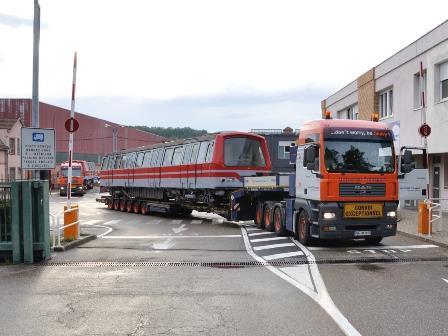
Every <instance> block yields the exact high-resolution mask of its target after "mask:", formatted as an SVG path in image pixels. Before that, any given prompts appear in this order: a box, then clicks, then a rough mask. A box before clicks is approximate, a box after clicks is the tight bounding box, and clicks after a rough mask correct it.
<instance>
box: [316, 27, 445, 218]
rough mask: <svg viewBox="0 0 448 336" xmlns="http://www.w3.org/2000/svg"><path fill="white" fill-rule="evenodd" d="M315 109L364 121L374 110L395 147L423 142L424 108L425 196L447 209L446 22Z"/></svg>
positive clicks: (340, 117) (419, 144)
mask: <svg viewBox="0 0 448 336" xmlns="http://www.w3.org/2000/svg"><path fill="white" fill-rule="evenodd" d="M421 73H422V74H423V76H422V77H421V75H420V74H421ZM422 92H424V96H425V98H424V99H425V101H424V102H425V104H423V98H422V97H423V95H422ZM423 106H425V108H423ZM321 108H322V114H324V113H325V111H326V110H329V111H330V112H332V115H333V117H334V118H338V119H363V120H370V119H371V116H372V112H376V113H378V115H379V118H380V121H382V122H385V123H387V124H389V125H390V127H391V129H392V130H393V131H394V135H395V142H396V143H395V147H396V148H400V147H401V146H423V144H424V140H423V138H422V137H421V136H420V135H419V133H418V129H419V127H420V126H421V125H422V123H423V122H424V117H425V115H424V112H425V110H426V123H427V124H429V126H430V127H431V128H432V133H431V134H430V136H429V137H428V138H427V139H428V153H429V172H430V174H429V178H430V191H429V196H430V197H432V198H434V199H436V202H437V199H441V200H440V201H441V203H442V208H443V210H444V211H447V210H448V201H446V199H447V198H448V132H447V130H448V21H445V22H443V23H442V24H441V25H439V26H438V27H436V28H434V29H433V30H431V31H430V32H428V33H427V34H425V35H424V36H422V37H420V38H419V39H418V40H416V41H415V42H413V43H411V44H410V45H408V46H406V47H405V48H403V49H401V50H400V51H398V52H397V53H396V54H394V55H392V56H391V57H389V58H388V59H386V60H384V61H383V62H382V63H380V64H379V65H377V66H375V67H374V68H372V69H369V70H368V71H367V72H365V73H364V74H362V75H361V76H359V77H358V78H356V79H355V80H353V81H352V82H351V83H349V84H347V85H346V86H345V87H343V88H341V89H340V90H339V91H337V92H335V93H333V94H332V95H331V96H329V97H328V98H326V99H324V100H323V101H322V102H321ZM418 161H420V159H418V158H417V162H416V164H419V162H418ZM443 199H445V200H443ZM407 205H409V206H413V205H415V204H412V203H408V204H407Z"/></svg>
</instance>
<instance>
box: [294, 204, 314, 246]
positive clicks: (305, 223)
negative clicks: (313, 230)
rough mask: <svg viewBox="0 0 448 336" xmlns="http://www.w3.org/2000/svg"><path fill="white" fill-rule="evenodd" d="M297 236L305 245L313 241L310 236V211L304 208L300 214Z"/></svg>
mask: <svg viewBox="0 0 448 336" xmlns="http://www.w3.org/2000/svg"><path fill="white" fill-rule="evenodd" d="M296 232H297V238H298V239H299V242H300V243H301V244H303V245H309V244H310V243H311V236H310V219H309V217H308V213H307V212H306V211H305V210H302V211H301V212H300V214H299V220H298V221H297V230H296Z"/></svg>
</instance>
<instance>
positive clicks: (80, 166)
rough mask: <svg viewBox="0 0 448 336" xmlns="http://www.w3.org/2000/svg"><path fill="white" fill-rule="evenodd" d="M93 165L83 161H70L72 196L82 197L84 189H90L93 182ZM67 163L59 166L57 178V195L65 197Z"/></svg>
mask: <svg viewBox="0 0 448 336" xmlns="http://www.w3.org/2000/svg"><path fill="white" fill-rule="evenodd" d="M93 167H94V164H93V163H92V162H87V161H84V160H73V161H72V190H71V193H72V194H74V195H80V196H82V195H84V194H85V192H86V189H92V188H93V185H94V180H95V170H94V169H92V168H93ZM67 176H68V162H67V161H66V162H63V163H62V164H61V172H60V175H59V178H58V188H59V194H60V195H61V196H67V183H68V182H67Z"/></svg>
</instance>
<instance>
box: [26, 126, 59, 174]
mask: <svg viewBox="0 0 448 336" xmlns="http://www.w3.org/2000/svg"><path fill="white" fill-rule="evenodd" d="M21 149H22V151H21V154H22V169H38V170H46V169H54V168H55V166H56V150H55V149H56V148H55V131H54V129H53V128H26V127H22V148H21Z"/></svg>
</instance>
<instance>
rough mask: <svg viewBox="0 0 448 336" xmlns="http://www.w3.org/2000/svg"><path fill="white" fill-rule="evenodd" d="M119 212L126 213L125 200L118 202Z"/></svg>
mask: <svg viewBox="0 0 448 336" xmlns="http://www.w3.org/2000/svg"><path fill="white" fill-rule="evenodd" d="M120 211H121V212H124V211H126V200H125V199H122V200H120Z"/></svg>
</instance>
